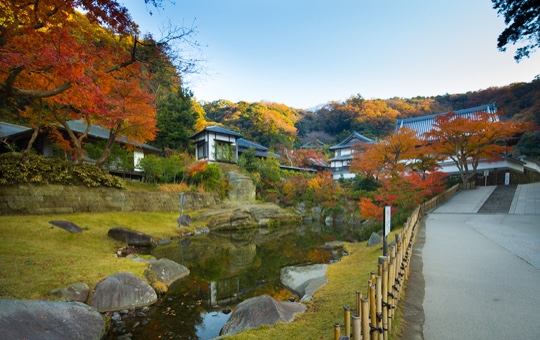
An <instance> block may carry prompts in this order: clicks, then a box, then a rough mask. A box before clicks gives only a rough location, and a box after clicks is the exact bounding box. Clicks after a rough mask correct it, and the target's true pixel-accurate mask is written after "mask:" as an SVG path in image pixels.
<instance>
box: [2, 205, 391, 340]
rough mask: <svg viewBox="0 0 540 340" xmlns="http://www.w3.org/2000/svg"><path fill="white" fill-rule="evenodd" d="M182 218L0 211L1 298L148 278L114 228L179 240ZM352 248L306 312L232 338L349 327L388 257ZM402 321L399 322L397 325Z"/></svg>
mask: <svg viewBox="0 0 540 340" xmlns="http://www.w3.org/2000/svg"><path fill="white" fill-rule="evenodd" d="M188 213H189V212H188ZM177 217H178V214H177V213H142V212H141V213H133V212H130V213H121V212H112V213H91V214H90V213H85V214H65V215H39V216H0V298H1V299H42V298H47V292H48V291H50V290H51V289H54V288H59V287H65V286H68V285H70V284H72V283H75V282H78V281H84V282H86V283H87V284H88V285H89V286H90V287H91V288H93V287H94V286H95V285H96V284H97V283H98V282H99V281H100V280H101V279H103V278H105V277H106V276H108V275H111V274H114V273H117V272H131V273H133V274H135V275H138V276H140V277H142V274H143V272H144V270H145V269H146V267H147V264H145V263H138V262H135V261H132V260H130V259H127V258H117V257H115V251H116V250H117V249H118V248H120V247H122V246H124V244H123V243H122V242H118V241H115V240H113V239H111V238H109V237H108V236H107V232H108V230H109V229H110V228H113V227H125V228H129V229H133V230H137V231H141V232H144V233H148V234H150V235H153V236H154V237H156V238H162V237H173V236H177V235H178V233H177V231H178V228H177V223H176V218H177ZM52 220H68V221H71V222H73V223H75V224H77V225H78V226H80V227H81V228H83V229H84V231H83V232H82V233H79V234H72V233H68V232H66V231H64V230H62V229H60V228H57V227H54V226H52V225H51V224H50V223H49V221H52ZM393 238H394V236H393V235H390V236H389V239H390V240H392V239H393ZM345 247H346V250H347V251H348V252H349V253H350V255H349V256H346V257H344V258H343V259H342V260H341V261H340V262H337V263H334V264H332V265H330V266H329V268H328V273H327V277H328V280H329V282H328V283H327V284H326V285H324V286H323V287H322V288H321V289H320V290H319V291H317V293H316V294H315V296H314V298H313V300H312V301H311V302H309V303H308V304H307V306H308V310H307V312H306V313H304V314H302V315H300V316H297V319H296V320H295V321H294V322H292V323H289V324H277V325H274V326H263V327H260V328H258V329H256V330H249V331H245V332H243V333H241V334H239V335H236V336H234V337H232V339H280V338H281V339H331V338H333V332H334V327H333V324H334V323H335V322H340V323H341V324H343V305H349V306H350V307H351V312H352V313H356V311H355V310H354V309H355V306H356V293H355V292H356V290H360V291H362V292H363V293H364V296H366V294H365V292H367V281H368V277H369V274H370V272H372V271H376V269H377V258H378V256H380V255H382V251H381V249H380V248H379V247H374V248H367V247H366V242H361V243H347V244H345ZM396 321H397V320H395V322H396ZM400 324H401V323H400V322H399V321H397V324H396V323H395V324H394V325H395V326H396V327H394V330H396V329H399V327H400Z"/></svg>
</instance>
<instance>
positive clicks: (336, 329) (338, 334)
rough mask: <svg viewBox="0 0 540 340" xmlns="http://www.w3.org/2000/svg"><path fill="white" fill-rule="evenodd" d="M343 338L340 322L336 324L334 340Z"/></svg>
mask: <svg viewBox="0 0 540 340" xmlns="http://www.w3.org/2000/svg"><path fill="white" fill-rule="evenodd" d="M340 336H341V325H340V324H339V322H336V323H335V324H334V340H339V338H340Z"/></svg>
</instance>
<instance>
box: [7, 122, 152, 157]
mask: <svg viewBox="0 0 540 340" xmlns="http://www.w3.org/2000/svg"><path fill="white" fill-rule="evenodd" d="M67 124H68V126H69V128H70V129H71V130H72V131H74V132H77V133H83V132H84V131H85V130H86V124H85V123H84V122H83V121H82V120H80V119H79V120H70V121H68V122H67ZM59 128H60V129H64V127H63V126H59ZM30 130H32V129H31V128H28V127H26V126H20V125H14V124H9V123H4V122H0V137H8V136H13V135H15V134H18V133H21V132H26V131H30ZM88 136H90V137H94V138H100V139H108V138H109V130H107V129H105V128H102V127H101V126H97V125H92V126H91V127H90V131H89V132H88ZM116 140H117V141H118V142H119V143H123V144H131V145H135V146H136V147H139V148H142V149H146V150H153V151H156V152H160V151H161V149H159V148H156V147H153V146H151V145H148V144H143V143H138V142H135V141H129V140H128V139H127V138H126V137H124V136H119V137H118V138H116Z"/></svg>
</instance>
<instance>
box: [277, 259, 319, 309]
mask: <svg viewBox="0 0 540 340" xmlns="http://www.w3.org/2000/svg"><path fill="white" fill-rule="evenodd" d="M327 269H328V265H327V264H314V265H311V266H299V267H295V266H291V267H283V268H281V276H280V280H281V283H282V284H283V285H284V286H285V287H286V288H288V289H290V290H292V291H293V292H295V293H297V294H298V295H299V296H300V298H301V300H300V301H309V300H310V299H311V297H312V296H313V294H314V293H315V291H317V289H319V288H320V287H321V286H322V285H324V284H325V283H327V282H328V280H327V279H326V270H327Z"/></svg>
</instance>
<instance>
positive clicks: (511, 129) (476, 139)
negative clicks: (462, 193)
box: [426, 112, 526, 184]
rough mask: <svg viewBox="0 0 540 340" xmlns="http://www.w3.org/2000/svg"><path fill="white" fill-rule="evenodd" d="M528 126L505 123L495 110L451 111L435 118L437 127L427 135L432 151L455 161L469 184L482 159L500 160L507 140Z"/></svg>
mask: <svg viewBox="0 0 540 340" xmlns="http://www.w3.org/2000/svg"><path fill="white" fill-rule="evenodd" d="M525 128H526V126H525V125H524V124H521V123H515V122H511V121H510V122H502V121H501V120H500V119H499V116H498V115H497V114H493V113H486V112H477V113H475V114H474V116H469V117H464V116H458V115H456V114H455V113H454V112H450V113H448V114H445V115H441V116H438V117H436V118H435V127H434V128H433V129H432V130H431V131H429V132H428V133H427V135H426V138H428V141H429V143H430V147H431V150H432V153H433V154H436V155H439V157H441V159H446V158H448V159H450V160H451V161H452V162H454V164H455V165H456V167H457V168H458V170H459V173H460V176H461V180H462V182H463V184H466V183H468V182H469V181H470V180H471V179H472V178H474V176H476V170H477V168H478V164H479V163H480V161H482V160H488V161H494V160H498V159H501V158H502V156H503V154H504V153H505V152H507V151H508V148H507V146H506V143H505V139H506V138H509V137H513V136H514V135H516V134H518V133H520V132H523V131H524V130H525Z"/></svg>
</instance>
